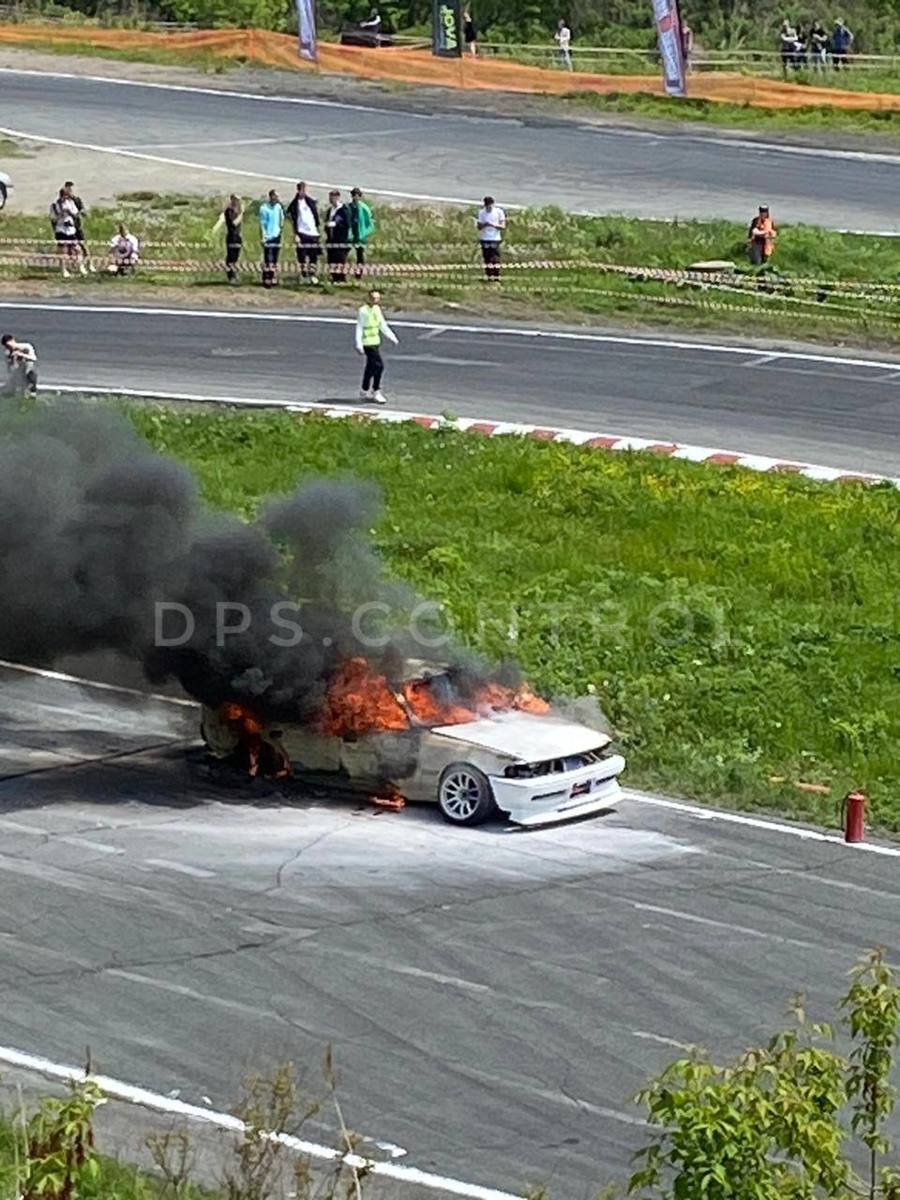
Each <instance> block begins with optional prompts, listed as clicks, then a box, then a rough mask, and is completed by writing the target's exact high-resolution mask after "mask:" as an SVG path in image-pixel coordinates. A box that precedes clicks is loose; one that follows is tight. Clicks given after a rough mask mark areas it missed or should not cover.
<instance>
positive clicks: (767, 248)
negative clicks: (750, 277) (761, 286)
mask: <svg viewBox="0 0 900 1200" xmlns="http://www.w3.org/2000/svg"><path fill="white" fill-rule="evenodd" d="M777 236H778V230H777V229H776V228H775V222H774V221H773V220H772V218H771V216H770V215H769V206H768V205H767V204H761V205H760V206H759V212H758V213H757V214H756V216H755V217H754V218H753V220H752V221H751V222H750V229H749V230H748V232H747V242H748V246H749V250H750V261H751V263H753V265H754V266H755V267H761V266H763V265H764V264H765V263H767V262H768V261H769V259H770V258H771V257H772V251H773V250H774V249H775V238H776V237H777Z"/></svg>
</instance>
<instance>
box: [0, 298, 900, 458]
mask: <svg viewBox="0 0 900 1200" xmlns="http://www.w3.org/2000/svg"><path fill="white" fill-rule="evenodd" d="M198 311H199V312H200V313H201V314H202V313H203V310H198ZM284 317H287V318H291V314H282V318H279V317H278V316H277V315H275V316H269V317H266V316H265V315H264V314H259V313H257V314H255V315H252V316H251V315H246V316H244V317H240V318H234V317H231V318H225V317H221V316H216V315H215V313H214V312H209V311H206V313H205V315H193V316H190V315H185V314H184V313H181V312H179V311H178V310H154V309H152V308H148V309H143V310H142V309H137V310H131V311H128V310H127V309H117V308H111V309H107V310H102V309H91V308H90V307H87V306H82V305H79V304H78V303H77V301H74V300H73V301H72V302H68V301H65V300H62V301H57V302H53V303H43V302H36V303H35V304H25V305H23V306H21V307H17V306H16V305H14V304H12V303H7V302H4V303H0V324H2V325H3V326H5V327H8V328H10V329H13V330H15V331H16V332H18V333H19V335H20V336H27V337H28V338H29V339H30V340H33V341H34V342H35V343H36V344H37V347H38V351H39V354H40V358H41V379H42V382H43V383H45V384H52V383H56V384H67V385H84V386H93V387H104V388H115V387H125V388H137V389H140V388H147V389H150V390H154V391H169V392H188V393H192V394H201V395H202V394H207V395H211V396H225V397H227V396H236V397H240V396H247V397H259V398H260V399H267V398H271V399H273V400H276V401H292V400H293V401H296V400H302V401H322V402H329V403H338V402H340V403H347V402H350V403H353V402H354V401H355V397H356V395H357V389H358V382H359V380H358V373H359V362H360V360H359V359H358V358H357V356H356V355H355V354H354V353H353V346H352V320H351V319H350V318H348V317H347V316H346V314H343V315H342V316H338V317H335V316H334V315H332V316H331V317H328V316H327V315H325V314H323V316H322V318H321V319H316V317H315V316H314V315H307V316H305V317H302V318H300V319H297V314H296V313H295V314H293V319H283V318H284ZM411 320H412V321H413V322H414V323H413V324H411V325H406V324H405V323H404V321H403V318H401V319H400V320H398V321H397V322H395V328H396V330H397V333H398V335H399V336H400V339H401V345H400V346H399V347H397V348H396V349H395V348H389V349H388V351H387V352H386V353H387V357H388V375H387V377H386V381H385V388H386V390H387V391H388V393H389V395H390V397H391V401H392V404H393V405H394V406H395V407H396V408H398V409H406V410H412V411H415V412H426V413H441V412H444V411H447V410H450V411H452V412H455V413H457V414H458V415H460V416H475V417H484V418H490V419H495V420H508V421H523V422H531V423H534V424H538V425H540V424H542V423H543V424H553V425H562V426H567V427H571V428H580V429H590V430H596V431H598V432H602V433H613V434H631V435H635V436H640V437H649V438H659V439H669V440H674V441H680V442H688V443H695V444H700V445H702V446H710V447H714V448H717V449H724V450H737V451H744V452H748V453H752V454H769V455H773V456H775V457H783V458H789V459H799V460H801V461H807V462H812V463H816V464H821V465H823V466H832V467H842V468H846V469H849V470H866V471H873V472H877V473H883V474H887V475H897V474H900V451H898V446H900V438H898V435H900V359H898V360H897V361H896V364H895V365H893V364H890V365H889V367H888V369H884V368H878V367H876V366H863V365H859V363H853V362H850V363H847V364H843V363H840V362H828V361H822V360H821V357H822V356H819V357H816V356H815V355H814V354H813V355H812V356H811V357H809V358H802V357H801V358H790V357H781V356H779V354H778V352H777V351H773V350H770V349H767V348H765V347H762V346H760V347H758V348H754V347H752V346H751V347H748V349H747V350H746V352H745V353H738V354H726V353H720V352H716V351H715V350H713V349H710V348H703V346H702V345H696V346H692V345H691V344H690V343H689V342H688V343H684V342H682V343H681V347H680V348H679V347H678V346H673V345H665V344H663V345H654V344H652V343H651V342H650V341H649V340H640V339H638V340H637V341H636V342H634V343H633V344H629V342H628V339H627V338H623V339H621V340H613V341H590V340H568V339H556V338H539V339H538V338H533V337H528V336H517V335H515V334H510V333H504V334H500V333H496V332H494V331H492V330H491V328H490V327H489V326H486V325H485V326H483V331H481V332H479V331H478V328H479V327H478V326H477V324H476V325H473V326H472V327H471V328H470V329H469V330H468V331H466V332H454V331H453V330H452V329H451V330H447V329H445V328H443V327H442V325H441V324H440V322H437V323H435V324H429V323H428V322H427V321H426V320H424V319H423V318H421V317H416V318H413V319H411ZM612 336H613V338H616V336H617V335H615V334H613V335H612ZM862 353H864V352H862ZM864 361H865V360H864Z"/></svg>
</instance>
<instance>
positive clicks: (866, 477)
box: [232, 401, 900, 487]
mask: <svg viewBox="0 0 900 1200" xmlns="http://www.w3.org/2000/svg"><path fill="white" fill-rule="evenodd" d="M232 403H236V402H234V401H233V402H232ZM286 407H287V409H288V411H289V412H296V413H304V414H306V413H318V414H319V415H320V416H326V417H335V418H344V419H346V418H347V417H356V418H358V419H362V420H366V421H387V422H390V423H393V424H403V423H404V422H409V421H412V422H414V423H415V424H416V425H421V426H423V428H425V429H458V430H462V431H467V432H469V433H481V434H484V435H485V436H486V437H501V436H503V435H505V434H512V435H518V436H519V437H530V438H536V439H537V440H538V441H543V442H569V443H571V444H572V445H575V446H588V447H591V448H594V449H600V450H642V451H649V452H650V453H652V454H659V455H661V456H662V457H664V458H677V459H681V460H683V461H686V462H695V463H711V464H713V465H715V466H722V467H748V468H749V469H750V470H751V471H772V472H775V473H778V474H783V475H803V476H805V478H807V479H817V480H819V481H822V482H826V483H835V482H840V483H892V484H893V485H894V486H895V487H900V477H896V478H894V477H891V476H888V475H875V474H873V473H871V472H869V471H852V470H849V469H847V468H842V467H822V466H816V465H815V464H813V463H803V462H795V461H793V460H791V459H783V458H769V457H768V456H767V455H764V454H745V453H743V452H742V451H739V450H720V449H715V448H713V447H710V446H694V445H691V444H689V443H686V442H670V441H666V440H665V439H659V438H642V437H634V436H633V435H631V434H625V433H598V432H596V431H593V430H587V429H567V428H565V427H562V426H556V425H527V424H521V423H520V422H517V421H489V420H483V419H480V418H478V417H452V418H451V417H443V416H434V415H431V414H428V413H413V412H398V411H396V410H395V409H374V410H369V409H361V408H356V407H351V406H344V405H333V406H331V407H323V406H322V405H318V404H297V403H292V404H288V405H286Z"/></svg>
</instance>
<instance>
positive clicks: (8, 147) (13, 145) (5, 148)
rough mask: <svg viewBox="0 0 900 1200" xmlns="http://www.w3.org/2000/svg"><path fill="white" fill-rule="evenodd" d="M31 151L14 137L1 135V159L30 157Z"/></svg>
mask: <svg viewBox="0 0 900 1200" xmlns="http://www.w3.org/2000/svg"><path fill="white" fill-rule="evenodd" d="M29 157H30V152H29V151H28V150H26V149H25V147H24V146H21V145H20V144H19V143H18V142H14V141H13V140H12V138H7V137H0V159H6V158H29Z"/></svg>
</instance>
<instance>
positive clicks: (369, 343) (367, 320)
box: [356, 289, 398, 404]
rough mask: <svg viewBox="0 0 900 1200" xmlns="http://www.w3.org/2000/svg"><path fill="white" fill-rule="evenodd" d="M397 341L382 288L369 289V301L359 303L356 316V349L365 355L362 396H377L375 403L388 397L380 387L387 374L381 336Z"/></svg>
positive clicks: (362, 397) (370, 397) (384, 401)
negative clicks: (384, 306)
mask: <svg viewBox="0 0 900 1200" xmlns="http://www.w3.org/2000/svg"><path fill="white" fill-rule="evenodd" d="M382 337H386V338H387V339H388V341H390V342H393V343H394V345H395V346H396V345H397V344H398V339H397V335H396V334H395V333H394V331H393V329H391V327H390V325H388V323H387V321H386V320H385V319H384V313H383V312H382V311H381V292H379V291H376V290H374V289H373V290H372V291H371V292H369V299H368V301H367V302H366V303H365V304H363V305H361V306H360V309H359V312H358V313H357V317H356V349H357V351H358V352H359V353H360V354H364V355H365V356H366V365H365V368H364V370H363V377H362V387H361V388H360V392H359V398H360V400H374V402H375V403H376V404H386V403H387V397H386V396H385V394H384V392H382V390H381V377H382V375H383V374H384V359H383V358H382V357H381V339H382Z"/></svg>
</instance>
